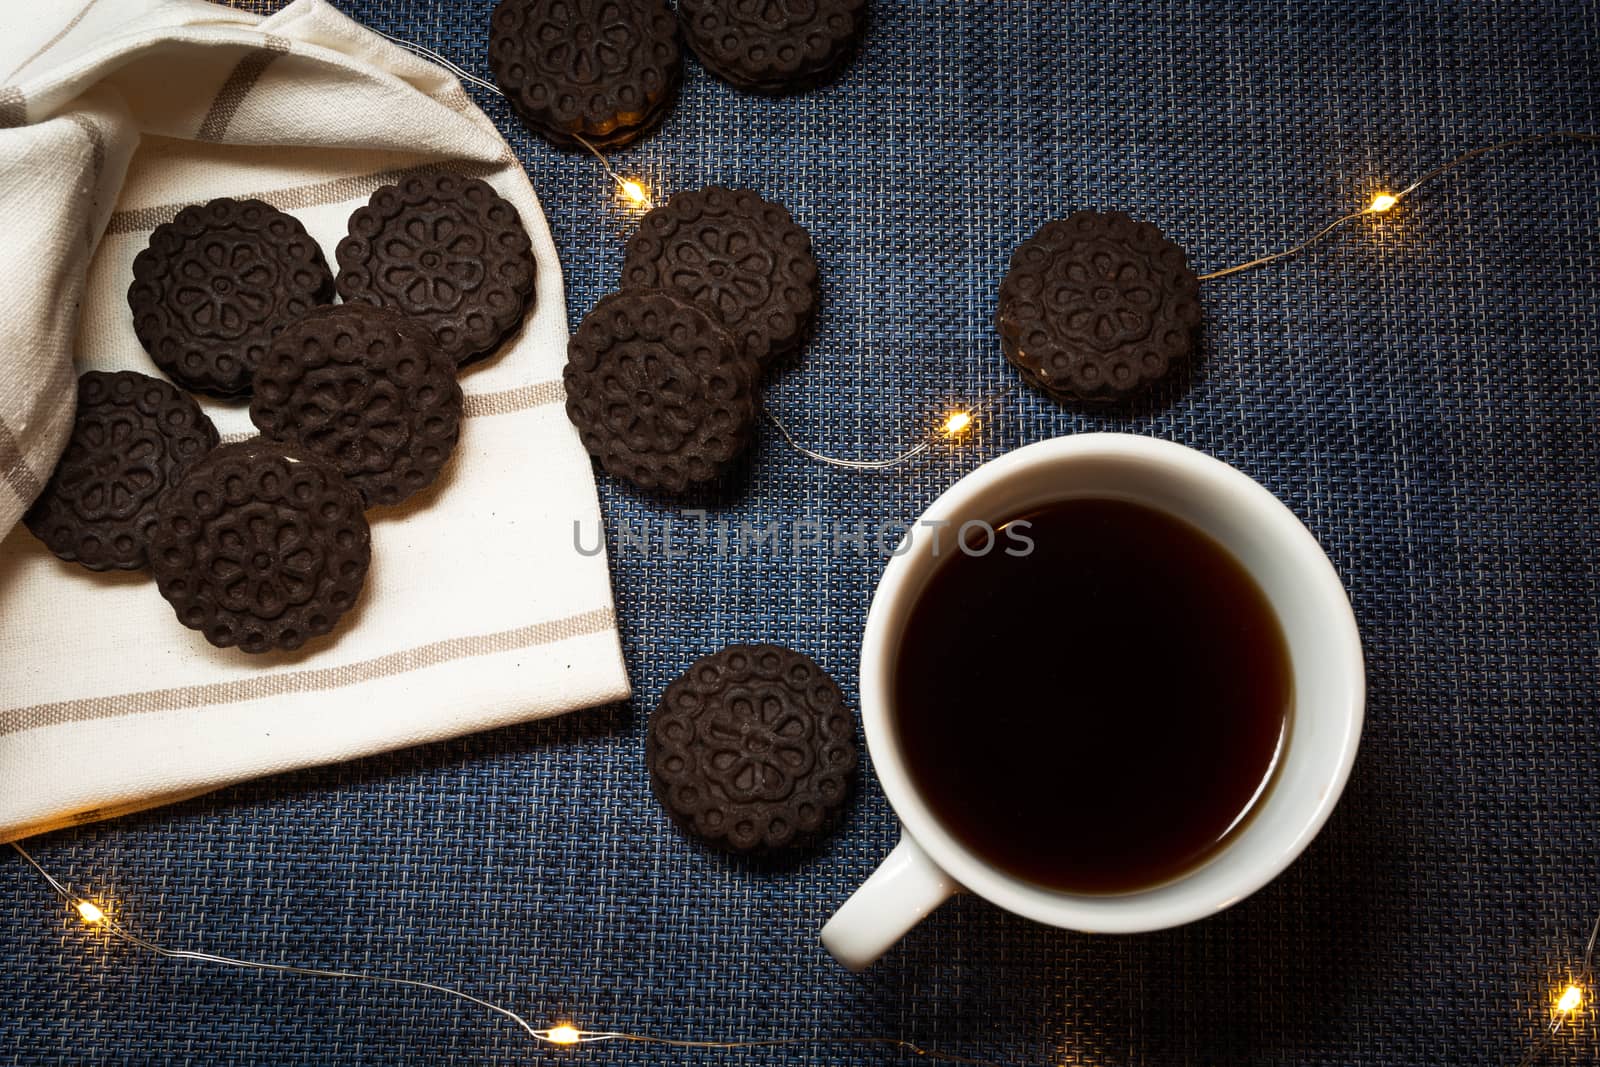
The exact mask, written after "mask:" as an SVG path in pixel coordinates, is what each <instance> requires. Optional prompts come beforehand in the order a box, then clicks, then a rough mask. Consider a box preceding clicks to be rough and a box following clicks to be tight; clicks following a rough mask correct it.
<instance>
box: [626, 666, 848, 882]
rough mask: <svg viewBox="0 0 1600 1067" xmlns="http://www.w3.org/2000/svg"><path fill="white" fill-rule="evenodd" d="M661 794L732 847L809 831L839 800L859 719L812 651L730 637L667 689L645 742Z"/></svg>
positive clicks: (786, 839)
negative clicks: (739, 642)
mask: <svg viewBox="0 0 1600 1067" xmlns="http://www.w3.org/2000/svg"><path fill="white" fill-rule="evenodd" d="M645 758H646V761H647V762H648V764H649V767H650V776H651V781H652V784H653V786H654V788H655V791H656V796H657V797H658V798H659V799H660V801H661V803H662V804H663V805H664V806H665V807H666V808H667V810H668V811H669V812H671V813H672V815H673V816H674V817H675V818H677V819H678V820H679V821H680V822H682V823H683V824H684V825H685V826H686V827H687V828H688V829H689V830H691V831H692V832H694V833H695V834H697V835H699V836H700V837H702V838H704V839H706V840H707V841H709V842H711V843H712V844H715V845H717V846H719V847H722V848H726V849H730V850H732V851H736V852H758V851H763V850H768V849H777V848H784V847H787V846H791V845H796V844H801V843H804V842H806V841H808V840H811V839H813V838H814V837H815V836H816V835H817V834H818V833H819V832H820V831H821V830H823V829H824V828H825V826H826V825H827V824H828V823H829V822H830V821H831V818H832V816H834V815H835V814H836V813H837V812H838V811H839V810H840V809H841V808H842V806H843V804H844V802H845V800H846V798H847V797H848V795H849V790H850V780H851V776H852V775H853V774H854V772H855V768H856V760H857V756H856V748H855V725H854V719H853V717H852V716H851V714H850V711H849V709H848V708H847V707H846V706H845V703H844V696H843V694H842V693H841V692H840V691H839V687H838V685H837V684H836V683H835V682H834V681H833V679H832V678H830V677H828V675H827V673H826V672H825V671H823V670H822V668H821V667H819V666H817V664H816V663H815V662H813V661H812V660H811V659H810V658H809V657H807V656H805V655H803V654H801V653H799V652H795V651H794V650H792V649H787V648H782V647H779V646H776V645H730V646H729V647H727V648H725V649H723V650H722V651H721V652H717V653H714V654H712V655H709V656H706V657H704V658H702V659H701V660H699V661H698V662H696V663H695V664H694V665H693V666H692V667H690V668H689V669H688V670H687V671H685V672H684V674H683V676H682V677H680V678H679V679H678V680H677V681H675V682H673V683H672V684H671V685H670V686H668V687H667V691H666V693H664V694H663V695H662V697H661V703H660V705H659V706H658V707H657V709H656V711H655V714H654V715H652V716H651V719H650V731H649V735H648V739H647V741H646V756H645Z"/></svg>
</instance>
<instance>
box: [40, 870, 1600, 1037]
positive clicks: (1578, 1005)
mask: <svg viewBox="0 0 1600 1067" xmlns="http://www.w3.org/2000/svg"><path fill="white" fill-rule="evenodd" d="M11 847H12V848H13V849H14V850H16V853H17V855H19V856H21V857H22V859H23V860H24V861H25V862H26V863H27V864H28V865H29V866H30V867H32V868H33V870H34V871H35V872H36V873H37V874H38V875H39V876H40V877H41V878H43V879H44V881H45V882H46V884H48V885H49V887H50V888H51V890H53V891H54V892H55V894H56V896H57V897H59V898H60V899H61V901H62V902H63V903H64V904H66V905H67V907H68V908H70V909H71V911H72V912H73V914H75V915H76V916H77V917H78V919H79V920H80V921H81V922H82V923H83V924H84V926H86V927H88V928H89V929H91V930H93V931H96V932H99V933H103V934H104V935H105V936H107V937H109V938H112V939H114V940H116V941H119V942H121V943H123V944H125V945H129V946H131V947H133V948H136V949H139V950H140V951H143V952H146V953H148V954H150V955H152V956H158V957H161V958H163V959H169V960H180V961H189V962H193V963H199V964H208V965H211V966H216V967H226V968H233V969H236V970H244V971H259V972H265V973H269V974H281V975H287V976H292V977H299V978H314V979H327V980H332V981H339V982H349V983H356V984H366V985H375V986H387V987H389V988H399V989H415V990H421V991H424V992H429V993H436V994H439V995H441V996H445V997H451V998H454V999H456V1000H461V1001H465V1002H466V1003H469V1004H473V1005H476V1006H477V1007H480V1008H483V1009H485V1010H486V1011H490V1012H493V1013H495V1014H497V1015H499V1016H501V1017H503V1018H505V1019H508V1020H510V1021H511V1022H512V1023H514V1024H516V1026H517V1027H519V1028H520V1029H521V1030H522V1031H523V1032H524V1033H526V1034H527V1035H528V1037H529V1038H531V1039H532V1040H533V1041H534V1042H536V1043H537V1044H540V1045H550V1046H554V1047H557V1048H567V1047H572V1046H578V1045H594V1044H604V1043H616V1044H630V1045H649V1046H655V1047H658V1048H667V1049H698V1050H702V1051H710V1052H734V1051H741V1050H752V1049H778V1048H801V1047H806V1048H813V1049H821V1048H833V1049H841V1048H848V1047H856V1048H871V1049H877V1050H881V1051H884V1052H889V1053H896V1054H899V1055H902V1056H906V1057H914V1058H916V1059H920V1060H926V1061H929V1062H937V1063H951V1064H959V1065H962V1067H1006V1065H1004V1064H1001V1063H999V1062H998V1061H995V1060H988V1059H979V1058H976V1057H971V1056H964V1055H960V1054H957V1053H954V1052H947V1051H944V1050H941V1049H936V1048H928V1047H924V1046H922V1045H918V1044H916V1043H914V1042H911V1041H908V1040H906V1039H904V1038H898V1037H875V1036H863V1035H860V1034H814V1035H810V1036H778V1037H770V1038H757V1039H753V1040H739V1041H725V1040H718V1039H715V1038H707V1037H694V1036H672V1035H661V1034H642V1033H629V1032H626V1031H620V1030H587V1029H580V1028H579V1027H578V1026H577V1025H575V1024H574V1023H573V1022H572V1021H570V1020H558V1021H555V1022H552V1023H550V1024H549V1025H547V1026H542V1027H541V1026H535V1025H534V1024H533V1023H532V1022H530V1021H529V1020H528V1019H527V1017H526V1016H524V1015H522V1014H520V1013H519V1012H517V1011H514V1010H513V1009H511V1008H508V1007H506V1006H504V1005H502V1004H496V1003H495V1002H493V1001H491V1000H486V999H484V998H483V997H479V996H475V995H473V994H471V993H468V992H466V991H465V990H462V989H458V988H456V987H454V986H449V985H445V984H444V983H442V982H434V981H428V980H424V979H419V978H400V977H396V976H393V975H384V974H371V973H365V972H361V971H344V970H335V969H331V968H324V967H303V966H300V965H298V964H291V963H282V962H268V961H263V960H251V959H244V958H241V957H237V956H224V955H220V954H218V953H214V952H205V951H201V950H198V949H189V948H170V947H168V946H165V945H162V944H160V943H159V942H157V941H154V940H151V939H150V938H147V937H144V936H143V935H141V934H139V933H136V932H135V931H133V930H131V929H130V928H129V927H128V926H127V925H126V924H125V923H124V922H123V921H122V919H121V918H120V917H119V916H117V915H116V914H114V909H113V908H112V906H111V905H110V904H108V903H106V902H105V901H104V900H94V899H91V898H90V897H87V896H83V895H81V894H79V893H76V892H74V891H73V890H72V889H71V888H69V887H68V885H67V884H66V883H65V882H64V881H62V880H61V879H60V878H58V877H56V876H55V875H54V874H52V873H51V872H50V871H48V870H47V869H45V867H44V866H43V865H42V864H40V863H39V861H38V860H37V859H35V858H34V857H33V854H32V853H30V852H29V851H28V850H27V849H25V848H23V847H22V844H21V843H20V842H16V841H13V842H11ZM1597 942H1600V917H1597V918H1596V919H1595V922H1594V925H1593V927H1591V928H1590V932H1589V940H1588V944H1587V946H1586V947H1585V949H1584V952H1583V956H1582V962H1581V963H1580V964H1579V965H1578V966H1577V967H1575V968H1574V969H1573V970H1572V971H1571V973H1570V974H1568V975H1567V976H1566V977H1565V978H1563V979H1562V980H1561V981H1559V982H1557V983H1555V984H1554V985H1553V987H1552V992H1551V995H1550V1018H1549V1021H1548V1022H1547V1023H1545V1024H1542V1025H1541V1026H1540V1027H1538V1028H1537V1029H1536V1030H1535V1032H1534V1034H1533V1036H1532V1037H1531V1038H1530V1039H1529V1041H1528V1045H1527V1049H1526V1051H1525V1052H1524V1054H1523V1056H1522V1058H1521V1059H1520V1060H1518V1062H1517V1067H1534V1064H1535V1063H1537V1062H1538V1059H1539V1057H1540V1055H1541V1054H1543V1053H1544V1052H1546V1051H1549V1050H1550V1048H1551V1045H1552V1044H1553V1042H1554V1041H1555V1039H1556V1037H1557V1036H1558V1035H1559V1034H1560V1033H1561V1032H1562V1031H1563V1030H1567V1031H1573V1030H1576V1029H1577V1026H1578V1024H1579V1023H1580V1022H1582V1021H1583V1020H1584V1019H1585V1018H1586V1017H1587V1016H1589V1015H1592V1014H1593V1013H1594V1012H1593V1005H1592V1002H1591V997H1592V991H1593V990H1594V988H1595V986H1594V981H1595V978H1594V956H1595V946H1596V943H1597Z"/></svg>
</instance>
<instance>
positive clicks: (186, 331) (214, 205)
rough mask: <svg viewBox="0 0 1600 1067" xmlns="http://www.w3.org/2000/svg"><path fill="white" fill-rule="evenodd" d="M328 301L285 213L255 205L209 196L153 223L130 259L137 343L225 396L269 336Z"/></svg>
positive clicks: (313, 252) (243, 379)
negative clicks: (151, 230)
mask: <svg viewBox="0 0 1600 1067" xmlns="http://www.w3.org/2000/svg"><path fill="white" fill-rule="evenodd" d="M332 299H333V274H332V273H331V272H330V271H329V270H328V263H327V261H326V260H325V259H323V258H322V250H321V249H320V248H318V247H317V242H315V241H313V240H312V239H311V236H310V235H309V234H308V233H306V230H305V227H304V226H302V225H300V221H299V220H298V219H296V218H294V217H293V216H290V215H285V214H284V213H283V212H281V211H279V210H278V209H277V208H275V207H272V206H270V205H268V204H264V203H262V202H261V201H260V200H231V199H227V198H224V199H221V200H213V201H211V202H210V203H209V204H202V205H199V206H196V207H186V208H184V209H183V210H182V211H180V212H178V216H177V218H175V219H173V220H172V221H171V222H168V223H164V224H163V225H161V226H157V227H156V229H155V232H154V233H152V234H151V235H150V245H149V247H147V248H145V249H144V250H143V251H142V252H140V253H139V255H138V256H137V257H136V258H135V259H134V261H133V285H132V286H131V287H130V288H129V289H128V306H129V307H130V308H131V309H132V310H133V328H134V332H135V333H137V334H138V335H139V342H140V344H142V345H144V348H145V351H146V352H149V353H150V357H151V358H152V359H154V360H155V362H156V366H158V367H160V368H161V369H162V370H163V371H165V372H166V373H167V374H168V375H170V376H171V378H172V380H173V381H175V382H177V383H178V384H179V385H181V386H183V387H184V388H185V389H190V390H193V391H194V392H197V393H206V394H209V395H211V396H218V397H224V398H233V397H241V396H245V395H248V394H249V392H250V379H251V376H252V375H253V374H254V373H255V369H256V364H257V363H258V362H259V361H260V359H261V356H262V355H263V354H264V353H265V352H266V350H267V345H268V344H270V343H271V342H272V339H273V338H274V337H276V336H277V334H278V331H279V330H281V329H283V328H284V327H285V326H287V325H288V324H289V323H291V322H293V321H294V320H295V319H298V318H299V317H300V316H301V315H304V314H305V313H306V312H307V311H310V310H311V309H312V308H313V307H316V306H317V305H318V304H326V303H328V302H329V301H331V300H332Z"/></svg>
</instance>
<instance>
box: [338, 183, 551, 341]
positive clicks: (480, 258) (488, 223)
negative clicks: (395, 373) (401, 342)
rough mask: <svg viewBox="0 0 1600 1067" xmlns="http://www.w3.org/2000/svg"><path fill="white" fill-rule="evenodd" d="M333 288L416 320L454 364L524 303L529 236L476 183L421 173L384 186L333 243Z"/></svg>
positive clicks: (529, 280)
mask: <svg viewBox="0 0 1600 1067" xmlns="http://www.w3.org/2000/svg"><path fill="white" fill-rule="evenodd" d="M335 255H336V256H337V258H338V261H339V278H338V285H339V295H340V296H342V297H344V299H345V302H346V303H349V304H355V303H363V304H373V305H376V306H378V307H385V308H389V309H391V310H393V311H398V312H400V313H401V314H402V315H407V316H409V317H411V318H414V319H416V320H418V321H419V322H421V323H423V324H424V325H426V326H427V328H428V329H429V330H431V331H433V336H434V339H435V340H436V341H438V343H439V347H440V348H442V349H444V351H445V353H446V354H448V355H449V356H450V357H451V358H452V359H454V360H455V361H456V364H457V366H461V365H464V364H467V363H471V362H472V361H473V360H476V359H479V358H481V357H483V356H486V355H488V354H489V353H491V352H493V351H494V350H495V349H496V348H498V347H499V345H500V342H501V341H503V340H504V339H505V338H506V337H507V336H508V335H509V334H511V333H512V332H513V331H515V330H516V328H517V327H518V326H519V325H521V323H522V317H523V316H524V315H525V314H527V311H528V308H529V307H530V306H532V304H533V283H534V273H535V268H534V262H533V245H532V244H531V243H530V242H529V240H528V234H527V231H526V230H524V229H523V228H522V219H521V218H520V217H518V215H517V209H516V208H515V207H513V206H512V205H511V202H510V201H509V200H506V199H505V198H503V197H502V196H500V194H498V193H496V192H495V191H494V190H493V189H492V188H490V187H489V185H488V184H487V183H485V182H481V181H478V180H477V179H475V178H463V177H461V176H460V175H459V174H428V175H416V176H413V177H410V178H407V179H406V180H405V181H403V182H401V183H400V184H398V185H385V186H384V187H383V188H381V189H379V190H378V191H377V192H375V193H373V194H372V199H371V200H370V201H368V203H367V206H366V207H364V208H360V209H358V210H357V211H356V213H355V214H353V215H351V216H350V235H349V236H348V237H346V238H345V239H344V240H342V241H340V242H339V247H338V249H337V251H336V253H335Z"/></svg>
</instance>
